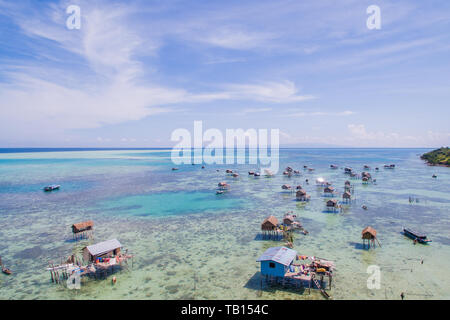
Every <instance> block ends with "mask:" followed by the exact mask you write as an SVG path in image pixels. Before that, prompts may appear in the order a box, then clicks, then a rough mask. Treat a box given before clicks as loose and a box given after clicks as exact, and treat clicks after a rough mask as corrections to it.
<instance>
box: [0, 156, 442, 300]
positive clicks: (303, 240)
mask: <svg viewBox="0 0 450 320" xmlns="http://www.w3.org/2000/svg"><path fill="white" fill-rule="evenodd" d="M425 151H428V150H421V149H282V150H280V162H281V164H280V168H284V167H286V166H287V165H290V166H292V167H293V168H294V169H301V173H302V175H301V176H299V177H291V178H287V177H284V176H282V175H281V172H279V173H278V174H277V175H276V176H275V177H273V178H265V177H260V178H254V177H251V176H248V175H247V171H248V170H254V169H255V168H254V166H251V165H235V166H225V165H224V166H206V168H205V169H201V166H200V165H195V166H192V165H184V166H183V165H182V166H179V165H177V167H178V168H179V170H177V171H172V170H171V168H172V167H173V166H174V165H173V164H172V163H171V161H170V152H169V151H161V150H112V151H76V152H75V151H74V152H42V153H38V152H30V153H0V215H1V218H2V219H1V220H0V221H1V222H0V239H1V240H2V241H1V242H0V255H1V256H2V260H3V262H4V263H5V265H7V266H8V267H10V268H11V269H12V270H13V271H14V275H12V276H6V275H3V274H2V275H0V288H1V290H0V299H92V298H94V299H189V298H193V299H322V297H321V295H320V293H319V292H317V291H314V290H312V292H311V294H308V292H307V291H305V292H302V291H295V290H289V289H285V288H281V287H269V286H267V285H266V284H264V283H263V286H262V287H261V282H260V277H259V264H258V263H257V262H256V261H255V260H256V259H257V258H258V257H259V255H260V254H262V252H263V251H264V250H265V249H267V248H269V247H271V246H276V245H280V244H282V243H280V242H275V241H261V240H260V239H259V238H258V237H257V235H258V232H259V228H260V223H261V222H262V220H263V219H264V218H265V217H267V216H268V215H275V216H276V217H278V218H279V219H281V218H282V217H283V215H284V213H286V212H287V211H294V212H295V214H297V216H299V217H300V220H301V221H302V223H303V225H304V227H305V228H306V229H307V230H308V231H309V232H310V233H309V235H307V236H305V235H301V234H298V235H296V237H295V241H294V245H295V248H294V249H295V250H297V251H298V252H299V254H302V255H314V256H319V257H323V258H327V259H331V260H333V261H335V263H336V266H337V270H336V272H335V276H334V279H333V287H332V290H331V291H330V294H331V295H332V296H333V298H335V299H400V293H401V292H405V295H406V299H408V298H410V299H449V298H450V279H449V277H448V275H447V270H448V264H449V263H450V250H449V248H450V169H449V168H443V167H430V166H427V165H425V164H424V163H423V162H422V161H421V160H420V159H419V158H418V156H417V155H419V154H422V153H423V152H425ZM332 163H333V164H337V165H339V167H340V169H337V170H331V169H330V168H329V165H330V164H332ZM387 163H395V164H396V165H397V167H396V169H394V170H386V169H384V168H383V165H384V164H387ZM364 164H367V165H369V166H371V167H372V169H371V170H370V172H371V174H372V175H373V177H374V178H375V179H376V180H377V184H376V185H375V184H370V185H367V186H365V185H362V184H361V181H360V180H351V181H352V183H353V184H354V185H355V196H356V200H355V201H354V202H352V203H351V204H350V205H347V206H345V209H344V210H343V211H342V212H339V213H329V212H326V211H325V201H326V199H327V198H325V197H323V195H322V192H321V189H320V188H318V187H316V186H315V184H314V181H315V179H316V178H318V177H323V178H325V179H327V180H329V181H331V182H333V185H334V187H335V188H336V189H337V191H339V192H342V191H343V186H344V182H345V181H346V180H347V179H348V176H346V175H345V174H344V173H343V170H342V169H341V167H343V166H351V167H353V168H354V169H355V170H357V171H359V172H361V171H363V165H364ZM303 165H308V166H310V167H313V168H315V171H314V172H312V173H309V172H307V171H304V170H303V169H302V168H303ZM376 166H378V167H379V168H380V170H379V171H378V172H376V171H375V170H374V168H375V167H376ZM226 168H231V169H234V170H237V171H238V172H239V173H241V176H240V177H239V178H232V177H230V176H227V175H225V172H224V171H225V169H226ZM217 169H219V170H220V171H219V172H217V171H216V170H217ZM280 171H282V170H280ZM432 174H436V175H437V176H438V178H437V179H432V178H431V176H432ZM305 179H309V181H310V184H309V185H307V184H305ZM219 181H227V182H228V183H229V184H230V185H231V189H230V191H229V192H228V193H226V194H222V195H216V194H215V188H216V186H217V183H218V182H219ZM53 183H57V184H60V185H61V190H59V191H54V192H50V193H45V192H43V191H42V187H43V186H45V185H47V184H53ZM282 184H290V185H292V186H296V185H298V184H301V185H302V186H303V187H304V188H305V189H306V190H307V192H308V194H310V195H311V201H310V202H308V203H299V202H297V201H295V194H294V193H283V192H281V191H282V190H281V185H282ZM409 197H413V198H417V199H418V200H419V202H417V203H416V202H414V203H411V204H410V203H409V201H408V198H409ZM363 204H365V205H366V206H367V207H368V210H367V211H366V210H363V209H362V208H361V206H362V205H363ZM87 219H92V220H94V222H95V232H94V236H95V239H94V241H102V240H108V239H111V238H117V239H118V240H119V241H120V242H121V243H122V245H123V246H124V247H125V248H127V249H129V251H130V252H132V253H133V254H134V255H135V258H134V259H133V266H132V267H131V268H130V269H129V270H128V271H126V270H125V271H122V272H120V273H118V274H117V275H116V277H117V283H116V285H114V286H112V285H111V282H110V279H108V280H88V281H86V282H85V283H83V285H82V288H81V289H80V290H69V289H67V288H65V287H64V286H62V285H55V284H52V283H51V280H50V275H49V273H48V272H46V271H45V268H46V267H47V266H48V263H49V261H53V262H54V263H58V262H60V260H61V258H62V257H67V256H68V255H70V254H71V253H72V252H78V251H79V250H80V249H81V248H82V247H83V246H84V245H86V243H87V242H86V241H79V242H73V241H72V237H71V233H70V225H71V224H73V223H75V222H80V221H83V220H87ZM367 225H371V226H372V227H374V228H375V229H376V230H377V231H378V239H379V241H380V242H381V245H382V247H381V248H380V247H377V248H376V249H371V250H363V249H362V247H361V244H362V241H361V230H362V229H363V228H364V227H366V226H367ZM402 226H409V227H411V228H416V229H420V230H423V231H424V232H426V233H427V234H428V236H429V238H431V239H432V240H433V242H432V243H431V244H430V245H428V246H424V245H419V244H418V245H413V243H412V241H411V240H409V239H407V238H405V237H404V236H403V235H401V233H400V232H401V230H402ZM422 260H423V264H421V261H422ZM369 265H378V266H379V267H380V268H381V288H380V289H378V290H376V289H375V290H369V289H368V288H367V279H368V277H369V274H367V272H366V270H367V267H368V266H369Z"/></svg>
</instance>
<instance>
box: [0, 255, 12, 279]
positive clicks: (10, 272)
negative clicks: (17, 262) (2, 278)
mask: <svg viewBox="0 0 450 320" xmlns="http://www.w3.org/2000/svg"><path fill="white" fill-rule="evenodd" d="M0 266H1V267H2V272H3V273H4V274H7V275H10V274H12V271H11V270H10V269H8V268H6V267H5V266H4V265H3V262H2V257H0Z"/></svg>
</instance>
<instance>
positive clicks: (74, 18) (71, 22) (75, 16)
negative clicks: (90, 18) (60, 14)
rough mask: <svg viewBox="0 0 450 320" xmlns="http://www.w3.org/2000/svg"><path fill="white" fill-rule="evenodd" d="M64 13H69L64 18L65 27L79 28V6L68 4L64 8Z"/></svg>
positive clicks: (70, 28)
mask: <svg viewBox="0 0 450 320" xmlns="http://www.w3.org/2000/svg"><path fill="white" fill-rule="evenodd" d="M66 13H67V14H70V16H69V17H67V20H66V27H67V29H69V30H73V29H78V30H79V29H80V28H81V8H80V7H79V6H77V5H70V6H68V7H67V9H66Z"/></svg>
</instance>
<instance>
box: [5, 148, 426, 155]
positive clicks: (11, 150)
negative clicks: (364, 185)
mask: <svg viewBox="0 0 450 320" xmlns="http://www.w3.org/2000/svg"><path fill="white" fill-rule="evenodd" d="M173 148H174V147H148V148H126V147H124V148H120V147H118V148H113V147H111V148H95V147H93V148H81V147H76V148H0V154H2V153H3V154H4V153H27V152H76V151H127V150H136V151H145V150H160V151H162V150H169V151H170V150H172V149H173ZM268 148H270V146H268ZM193 149H194V148H193ZM223 149H224V150H225V149H226V148H223ZM246 149H247V148H246ZM279 149H280V150H298V149H305V150H346V149H347V150H430V149H432V148H427V147H416V148H409V147H408V148H392V147H386V148H383V147H372V148H371V147H280V148H279Z"/></svg>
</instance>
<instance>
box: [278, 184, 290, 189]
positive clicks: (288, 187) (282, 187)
mask: <svg viewBox="0 0 450 320" xmlns="http://www.w3.org/2000/svg"><path fill="white" fill-rule="evenodd" d="M281 189H283V190H291V189H292V187H291V186H290V185H288V184H283V185H282V186H281Z"/></svg>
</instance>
